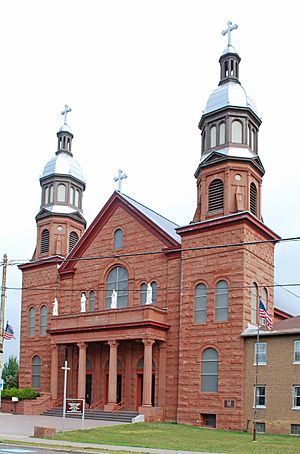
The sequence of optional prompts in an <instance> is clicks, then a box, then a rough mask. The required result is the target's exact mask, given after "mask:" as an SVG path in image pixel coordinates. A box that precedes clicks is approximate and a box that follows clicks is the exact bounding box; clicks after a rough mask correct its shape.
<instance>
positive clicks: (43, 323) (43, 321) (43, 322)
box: [40, 306, 48, 336]
mask: <svg viewBox="0 0 300 454" xmlns="http://www.w3.org/2000/svg"><path fill="white" fill-rule="evenodd" d="M47 324H48V309H47V306H42V307H41V312H40V335H41V336H46V334H47Z"/></svg>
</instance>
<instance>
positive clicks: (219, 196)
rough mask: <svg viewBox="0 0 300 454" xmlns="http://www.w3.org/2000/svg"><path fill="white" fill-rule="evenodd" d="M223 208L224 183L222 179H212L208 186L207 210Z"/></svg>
mask: <svg viewBox="0 0 300 454" xmlns="http://www.w3.org/2000/svg"><path fill="white" fill-rule="evenodd" d="M223 208H224V184H223V181H222V180H219V179H216V180H213V181H212V182H211V183H210V185H209V188H208V211H214V210H222V209H223Z"/></svg>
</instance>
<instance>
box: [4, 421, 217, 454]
mask: <svg viewBox="0 0 300 454" xmlns="http://www.w3.org/2000/svg"><path fill="white" fill-rule="evenodd" d="M115 424H121V423H118V422H111V421H99V420H98V421H94V420H85V422H84V428H85V429H88V428H92V427H99V426H111V425H115ZM34 426H42V427H54V428H55V429H56V430H57V431H61V430H62V418H55V417H52V416H27V415H12V414H9V413H0V440H1V441H3V440H6V441H10V442H11V443H12V444H13V442H14V441H17V442H18V444H19V443H22V442H24V443H32V444H34V443H38V444H41V445H42V444H44V445H48V446H51V447H53V448H58V449H59V450H60V451H64V450H65V451H66V452H70V449H68V448H71V449H72V448H75V447H76V448H77V449H78V448H79V451H78V450H76V452H85V453H86V452H93V448H98V449H106V450H109V451H130V452H137V453H153V454H191V451H177V450H170V449H153V448H140V447H138V448H136V447H131V446H112V445H102V444H94V443H77V442H71V441H64V440H51V439H50V440H49V439H45V438H32V435H33V430H34ZM81 428H82V427H81V421H80V420H78V419H71V418H66V419H65V430H80V429H81ZM0 446H1V445H0ZM80 448H82V449H83V450H84V451H80ZM89 448H90V451H87V449H89ZM193 454H220V453H205V452H195V451H193Z"/></svg>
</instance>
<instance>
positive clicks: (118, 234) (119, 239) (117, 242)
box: [114, 229, 123, 249]
mask: <svg viewBox="0 0 300 454" xmlns="http://www.w3.org/2000/svg"><path fill="white" fill-rule="evenodd" d="M122 247H123V231H122V230H121V229H117V230H116V231H115V233H114V249H122Z"/></svg>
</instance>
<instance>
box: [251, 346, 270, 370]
mask: <svg viewBox="0 0 300 454" xmlns="http://www.w3.org/2000/svg"><path fill="white" fill-rule="evenodd" d="M256 360H258V365H259V366H263V365H265V364H267V342H258V343H257V342H255V344H254V365H256Z"/></svg>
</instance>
